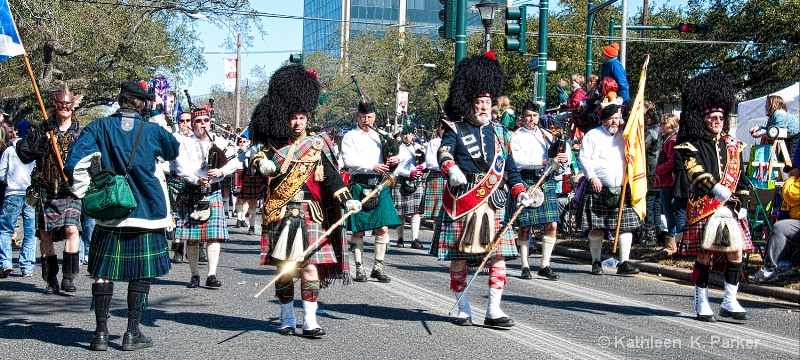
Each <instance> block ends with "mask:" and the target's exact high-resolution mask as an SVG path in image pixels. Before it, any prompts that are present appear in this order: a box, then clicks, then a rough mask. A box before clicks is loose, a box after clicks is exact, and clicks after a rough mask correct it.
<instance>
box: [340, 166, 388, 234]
mask: <svg viewBox="0 0 800 360" xmlns="http://www.w3.org/2000/svg"><path fill="white" fill-rule="evenodd" d="M376 187H377V185H367V184H360V183H356V182H353V181H352V178H351V180H350V193H352V194H353V199H356V200H361V198H362V197H364V196H365V195H364V194H362V191H363V190H365V189H367V190H372V189H375V188H376ZM345 224H346V227H347V230H349V231H352V232H359V231H366V230H372V229H377V228H380V227H383V226H389V227H393V226H398V225H400V224H402V223H401V222H400V217H399V216H398V215H397V209H395V207H394V202H393V201H392V188H391V187H384V188H383V189H382V190H381V192H380V194H379V195H378V206H377V207H375V208H374V209H372V210H364V209H362V210H361V211H359V212H358V213H356V214H353V215H351V216H350V217H348V218H347V220H345Z"/></svg>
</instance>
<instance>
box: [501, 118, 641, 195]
mask: <svg viewBox="0 0 800 360" xmlns="http://www.w3.org/2000/svg"><path fill="white" fill-rule="evenodd" d="M514 160H516V157H515V158H514ZM578 160H579V161H580V163H581V168H582V169H583V174H584V175H585V176H586V178H587V179H589V180H591V179H593V178H595V177H596V178H598V179H600V182H601V183H602V184H603V186H606V187H608V186H620V185H622V173H623V169H624V166H625V139H624V138H623V137H622V128H620V129H619V130H618V131H617V133H616V134H615V135H611V134H609V133H608V131H606V129H605V128H604V127H602V126H598V127H596V128H594V129H592V130H589V132H587V133H586V135H584V136H583V140H582V141H581V151H580V156H579V158H578Z"/></svg>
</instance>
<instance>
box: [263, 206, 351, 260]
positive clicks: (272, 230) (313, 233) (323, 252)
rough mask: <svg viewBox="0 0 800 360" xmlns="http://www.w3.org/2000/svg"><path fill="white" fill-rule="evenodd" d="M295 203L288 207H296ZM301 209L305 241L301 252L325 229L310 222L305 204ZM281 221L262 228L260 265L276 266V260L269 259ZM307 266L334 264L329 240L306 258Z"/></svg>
mask: <svg viewBox="0 0 800 360" xmlns="http://www.w3.org/2000/svg"><path fill="white" fill-rule="evenodd" d="M296 204H297V203H289V205H290V206H291V205H296ZM302 207H303V214H304V220H305V223H306V229H305V233H306V236H305V239H303V240H304V241H303V250H305V249H306V248H308V246H309V245H311V244H313V243H314V242H315V241H317V239H319V238H320V237H322V234H324V233H325V229H323V228H322V224H320V223H317V222H314V221H312V220H311V211H310V210H309V206H308V204H307V203H305V202H303V203H302ZM283 223H284V221H283V219H281V220H278V221H274V222H271V223H269V224H266V225H264V226H263V227H262V229H263V230H262V231H261V265H266V264H272V265H276V262H277V261H279V260H276V259H274V258H272V257H271V255H272V251H273V250H274V249H275V244H276V242H277V241H278V238H279V237H280V235H281V230H282V228H283ZM290 246H291V245H290ZM308 263H309V264H314V265H318V264H335V263H336V254H335V253H334V251H333V246H332V245H331V243H330V240H329V239H325V240H323V242H322V244H321V245H320V246H319V247H318V248H317V250H315V251H314V252H312V253H311V254H310V256H309V258H308Z"/></svg>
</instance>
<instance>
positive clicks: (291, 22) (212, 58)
mask: <svg viewBox="0 0 800 360" xmlns="http://www.w3.org/2000/svg"><path fill="white" fill-rule="evenodd" d="M687 1H688V0H671V1H667V0H650V4H651V5H653V4H654V5H655V6H656V7H661V6H662V5H663V4H665V3H669V4H670V5H671V6H677V5H684V6H685V5H686V3H687ZM498 2H500V1H498ZM526 2H527V1H526ZM534 2H536V1H534ZM601 2H602V0H596V1H595V3H601ZM251 3H252V4H253V8H255V9H256V10H257V11H261V12H267V13H274V14H282V15H296V16H302V15H303V1H274V0H268V1H265V0H252V1H251ZM514 3H520V1H515V2H514ZM552 3H557V2H556V1H553V2H551V4H552ZM618 3H621V2H618ZM641 7H642V0H629V1H628V15H629V16H632V15H633V14H634V12H636V11H638V9H639V8H641ZM197 21H199V22H202V23H205V24H204V25H200V26H198V27H197V28H198V30H199V31H200V38H201V39H202V40H203V45H204V46H205V51H206V52H223V51H227V50H226V49H224V48H223V47H222V43H223V42H224V41H225V38H226V36H227V34H228V29H227V28H225V27H224V26H223V27H222V28H218V27H216V26H214V25H210V24H209V23H208V22H207V21H205V20H197ZM262 24H263V26H264V30H265V31H266V32H267V35H266V36H264V38H263V39H262V38H261V36H260V35H256V36H255V39H254V46H253V47H251V48H243V49H242V63H241V72H242V74H241V75H242V84H244V83H245V82H246V81H247V80H248V78H249V77H250V70H251V69H252V68H254V67H258V66H266V67H267V70H268V73H271V72H272V71H274V70H275V69H277V68H278V66H280V64H281V63H282V62H284V61H286V60H287V59H288V58H289V54H290V53H289V52H285V53H271V54H247V52H249V51H278V50H287V51H291V50H300V49H302V47H303V21H302V20H298V19H275V18H262ZM233 57H236V53H235V49H234V52H233V53H231V54H205V59H206V65H207V67H208V69H207V70H206V72H205V73H203V74H195V77H194V79H193V80H192V83H191V85H189V87H188V89H189V93H190V94H192V95H193V96H199V95H203V94H208V93H209V92H210V91H209V89H210V87H211V86H212V85H214V84H217V85H221V84H222V82H223V81H224V77H225V75H224V71H223V62H224V59H225V58H233ZM254 80H255V79H252V78H250V81H254ZM180 86H181V88H184V89H185V88H186V86H187V84H180ZM195 94H196V95H195Z"/></svg>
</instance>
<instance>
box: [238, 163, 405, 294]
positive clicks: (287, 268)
mask: <svg viewBox="0 0 800 360" xmlns="http://www.w3.org/2000/svg"><path fill="white" fill-rule="evenodd" d="M383 176H384V178H386V180H384V181H383V182H382V183H380V184H378V186H377V187H375V189H373V190H372V191H370V193H369V194H367V196H365V197H364V198H363V199H361V202H362V203H363V202H365V201H367V200H369V199H370V198H372V197H374V196H375V195H377V194H379V193H380V192H381V190H383V188H385V187H391V186H394V183H395V181H397V176H395V175H394V173H389V174H384V175H383ZM355 213H356V212H355V211H353V210H350V211H348V212H346V213H345V214H344V215H343V216H342V218H341V219H339V221H337V222H335V223H334V224H333V225H331V227H330V228H329V229H328V230H327V231H325V233H323V234H322V236H320V237H319V238H318V239H317V240H316V241H314V242H313V243H312V244H311V245H308V247H307V248H306V249H305V251H303V253H302V254H300V256H298V258H303V261H302V262H303V263H305V262H306V256H308V255H309V254H311V253H312V252H313V251H314V250H316V249H317V248H318V247H319V246H320V244H322V241H323V240H325V239H326V238H327V237H328V236H329V235H330V234H332V233H333V231H334V230H335V229H336V228H338V227H339V226H341V225H342V224H343V223H344V221H345V220H346V219H347V218H348V217H350V215H353V214H355ZM298 262H299V261H296V260H289V261H288V262H286V263H285V264H284V265H283V266H282V268H281V271H280V272H279V273H278V275H276V276H275V279H273V280H272V281H270V282H269V284H267V285H265V286H264V288H263V289H261V291H259V292H258V293H257V294H255V295H254V296H253V297H254V298H258V297H259V296H261V294H263V293H264V291H267V289H269V287H270V286H272V285H273V284H275V282H277V281H278V279H280V278H281V277H282V276H284V275H286V274H288V273H290V272H292V271H295V269H296V267H295V264H297V263H298Z"/></svg>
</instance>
